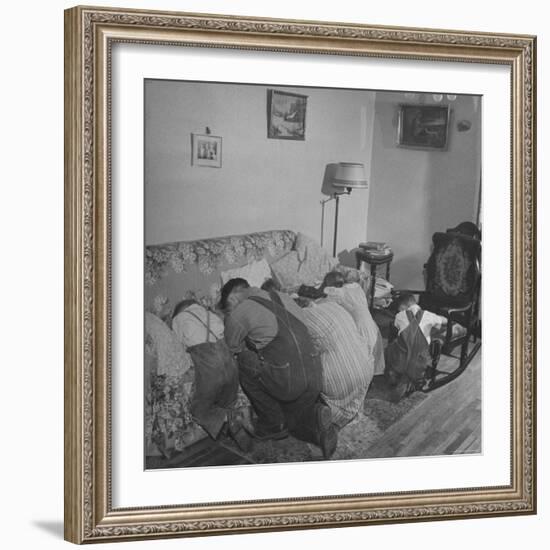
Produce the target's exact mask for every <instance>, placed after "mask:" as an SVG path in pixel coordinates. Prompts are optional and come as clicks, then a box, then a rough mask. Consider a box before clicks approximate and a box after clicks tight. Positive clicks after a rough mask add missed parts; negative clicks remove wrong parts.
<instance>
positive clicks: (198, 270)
mask: <svg viewBox="0 0 550 550" xmlns="http://www.w3.org/2000/svg"><path fill="white" fill-rule="evenodd" d="M296 239H297V234H296V233H295V232H294V231H291V230H273V231H263V232H259V233H249V234H246V235H238V236H227V237H220V238H211V239H203V240H196V241H187V242H175V243H168V244H161V245H152V246H148V247H146V251H145V310H146V312H147V313H146V327H147V320H153V321H154V323H153V325H154V326H155V327H156V329H155V330H157V329H162V330H161V331H160V332H162V334H164V336H163V339H162V338H161V339H160V340H159V339H158V338H151V336H152V335H153V336H155V332H154V331H152V333H150V332H149V331H148V330H147V329H146V338H145V368H146V395H145V410H146V414H145V421H146V427H145V437H146V454H148V455H155V454H156V455H158V454H159V453H160V454H162V455H164V456H170V455H171V454H172V453H173V452H174V451H181V450H183V449H184V448H185V447H186V446H187V445H189V444H191V443H193V442H195V441H197V440H198V439H200V438H203V437H207V434H206V432H204V431H203V430H202V428H200V427H199V426H198V425H197V424H196V423H195V422H194V420H193V418H192V416H191V415H190V413H189V402H190V398H191V396H192V392H193V380H194V375H193V367H192V364H191V365H189V364H187V365H186V366H185V367H184V366H182V363H185V358H184V356H185V355H187V354H186V352H185V350H183V352H182V350H179V349H175V352H174V351H173V350H172V351H171V352H170V353H168V352H167V350H166V349H163V347H166V348H167V347H173V346H174V345H176V346H177V344H174V339H175V338H174V336H175V335H173V334H170V332H171V329H170V318H171V314H172V311H173V309H174V307H175V306H176V304H177V303H178V302H179V301H181V300H183V299H189V298H194V299H195V300H197V301H198V302H199V303H200V304H202V305H203V306H205V307H206V308H208V309H210V310H212V311H214V310H215V308H216V304H217V302H218V299H219V291H220V288H221V273H222V272H223V271H226V270H228V269H233V268H236V267H242V266H246V264H247V263H250V262H252V261H254V260H261V259H262V258H265V259H266V260H267V262H268V263H269V264H270V265H271V264H272V263H273V262H276V261H277V260H278V259H280V258H282V257H283V256H285V255H286V254H288V253H289V252H291V251H292V250H293V249H294V246H295V243H296ZM336 269H337V270H338V271H341V272H342V273H344V274H345V276H346V277H347V278H348V279H350V280H351V279H353V280H356V281H358V282H359V283H360V284H361V285H362V286H363V288H364V289H367V288H368V283H369V279H368V274H367V273H364V272H359V271H357V270H356V269H355V268H351V267H345V266H337V267H336ZM322 275H323V274H322V273H320V274H319V276H320V277H321V278H322ZM164 325H165V326H164ZM158 332H159V331H158V330H157V333H158ZM152 340H155V342H153V341H152ZM159 342H160V343H159ZM160 363H163V364H164V367H163V368H162V369H160V368H159V365H160ZM166 364H168V367H166ZM248 405H249V403H248V401H247V399H246V397H245V396H244V394H240V395H239V397H238V400H237V404H236V407H242V408H247V407H248Z"/></svg>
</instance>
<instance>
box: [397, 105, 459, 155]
mask: <svg viewBox="0 0 550 550" xmlns="http://www.w3.org/2000/svg"><path fill="white" fill-rule="evenodd" d="M450 113H451V109H450V107H449V105H400V106H399V120H398V127H397V142H398V144H399V145H400V146H401V147H411V148H414V149H437V150H439V151H445V150H447V142H448V136H449V119H450Z"/></svg>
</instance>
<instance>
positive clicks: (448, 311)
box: [441, 303, 473, 317]
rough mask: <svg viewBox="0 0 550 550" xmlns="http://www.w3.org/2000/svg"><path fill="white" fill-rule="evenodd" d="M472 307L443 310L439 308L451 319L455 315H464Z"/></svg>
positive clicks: (445, 308)
mask: <svg viewBox="0 0 550 550" xmlns="http://www.w3.org/2000/svg"><path fill="white" fill-rule="evenodd" d="M472 306H473V303H471V304H468V305H467V306H463V307H444V308H441V311H444V312H446V313H447V315H449V317H451V316H452V315H454V314H455V313H466V312H467V311H468V310H469V309H471V307H472Z"/></svg>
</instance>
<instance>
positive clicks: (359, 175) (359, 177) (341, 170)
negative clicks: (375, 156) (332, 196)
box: [332, 162, 367, 189]
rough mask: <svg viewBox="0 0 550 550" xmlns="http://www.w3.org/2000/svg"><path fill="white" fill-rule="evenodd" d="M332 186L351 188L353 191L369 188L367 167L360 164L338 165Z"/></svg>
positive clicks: (343, 163) (341, 163) (346, 163)
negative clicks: (366, 173)
mask: <svg viewBox="0 0 550 550" xmlns="http://www.w3.org/2000/svg"><path fill="white" fill-rule="evenodd" d="M332 185H333V186H334V187H346V188H347V187H349V188H353V189H356V188H361V187H363V188H365V187H367V177H366V175H365V166H364V165H363V164H361V163H359V162H340V163H338V166H337V167H336V170H335V173H334V177H333V179H332Z"/></svg>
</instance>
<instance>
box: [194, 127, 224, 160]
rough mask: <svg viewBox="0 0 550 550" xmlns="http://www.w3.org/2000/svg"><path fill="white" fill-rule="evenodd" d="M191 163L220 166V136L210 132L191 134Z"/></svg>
mask: <svg viewBox="0 0 550 550" xmlns="http://www.w3.org/2000/svg"><path fill="white" fill-rule="evenodd" d="M191 139H192V142H193V143H192V155H193V156H192V164H193V165H195V166H210V167H213V168H221V165H222V138H221V137H219V136H211V135H210V134H191Z"/></svg>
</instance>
